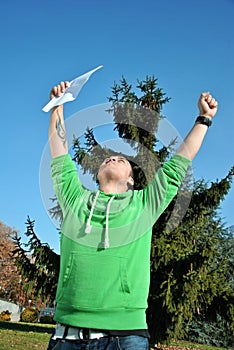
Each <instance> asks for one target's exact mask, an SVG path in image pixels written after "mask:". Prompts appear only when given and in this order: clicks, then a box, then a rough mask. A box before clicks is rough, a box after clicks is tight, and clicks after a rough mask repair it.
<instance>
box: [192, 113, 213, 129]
mask: <svg viewBox="0 0 234 350" xmlns="http://www.w3.org/2000/svg"><path fill="white" fill-rule="evenodd" d="M195 123H199V124H204V125H206V126H208V128H209V127H210V126H211V124H212V120H211V118H208V117H204V116H202V115H199V117H197V119H196V121H195Z"/></svg>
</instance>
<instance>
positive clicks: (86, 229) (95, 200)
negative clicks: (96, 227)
mask: <svg viewBox="0 0 234 350" xmlns="http://www.w3.org/2000/svg"><path fill="white" fill-rule="evenodd" d="M99 193H100V191H99V190H98V191H97V193H96V195H95V197H94V200H93V203H92V207H91V210H90V213H89V218H88V221H87V224H86V227H85V233H90V232H91V229H92V226H91V219H92V216H93V211H94V208H95V205H96V202H97V199H98V196H99Z"/></svg>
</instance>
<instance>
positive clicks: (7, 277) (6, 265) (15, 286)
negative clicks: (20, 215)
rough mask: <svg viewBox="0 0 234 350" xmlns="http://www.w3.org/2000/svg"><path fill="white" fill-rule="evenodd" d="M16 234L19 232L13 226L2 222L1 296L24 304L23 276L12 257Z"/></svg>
mask: <svg viewBox="0 0 234 350" xmlns="http://www.w3.org/2000/svg"><path fill="white" fill-rule="evenodd" d="M15 234H17V232H16V231H15V230H14V229H13V228H11V227H9V226H7V225H5V224H4V223H3V222H0V270H1V273H0V298H3V299H5V300H7V301H12V302H17V303H21V304H24V303H25V293H24V290H23V288H22V278H21V276H20V275H19V274H18V272H17V268H16V266H15V265H14V260H13V259H12V251H13V250H14V248H15V246H14V242H13V240H12V236H13V235H15Z"/></svg>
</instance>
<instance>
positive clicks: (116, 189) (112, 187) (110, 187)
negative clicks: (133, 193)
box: [99, 181, 128, 194]
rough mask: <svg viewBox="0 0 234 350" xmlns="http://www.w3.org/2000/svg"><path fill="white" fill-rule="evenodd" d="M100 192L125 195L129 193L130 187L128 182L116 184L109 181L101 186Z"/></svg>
mask: <svg viewBox="0 0 234 350" xmlns="http://www.w3.org/2000/svg"><path fill="white" fill-rule="evenodd" d="M99 190H100V191H102V192H104V193H116V194H119V193H123V192H127V191H128V185H127V184H126V182H120V181H118V182H116V181H109V182H106V183H104V184H99Z"/></svg>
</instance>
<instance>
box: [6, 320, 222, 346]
mask: <svg viewBox="0 0 234 350" xmlns="http://www.w3.org/2000/svg"><path fill="white" fill-rule="evenodd" d="M53 328H54V325H45V324H40V323H23V322H4V321H0V349H1V350H12V349H14V350H31V349H37V350H46V349H47V346H48V342H49V339H50V335H51V333H52V330H53ZM162 349H172V350H182V349H184V350H185V349H186V350H188V349H194V350H227V349H224V348H218V347H214V346H208V345H201V344H196V343H189V342H185V341H174V342H172V343H171V344H170V345H169V346H167V347H165V345H163V346H162Z"/></svg>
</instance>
